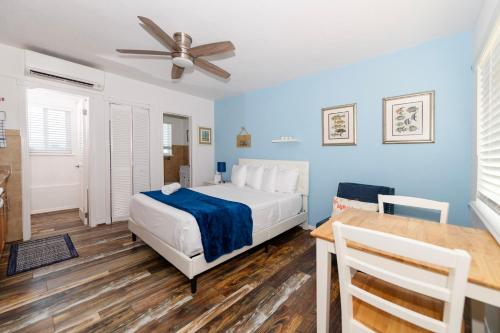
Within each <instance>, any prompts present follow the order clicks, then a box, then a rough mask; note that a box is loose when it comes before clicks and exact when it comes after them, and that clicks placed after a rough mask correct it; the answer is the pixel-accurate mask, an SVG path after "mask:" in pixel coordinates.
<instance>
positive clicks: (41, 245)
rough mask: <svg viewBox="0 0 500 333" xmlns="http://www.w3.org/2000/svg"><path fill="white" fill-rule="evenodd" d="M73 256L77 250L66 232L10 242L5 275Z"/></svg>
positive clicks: (76, 254)
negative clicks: (14, 242)
mask: <svg viewBox="0 0 500 333" xmlns="http://www.w3.org/2000/svg"><path fill="white" fill-rule="evenodd" d="M75 257H78V252H76V249H75V246H74V245H73V242H72V241H71V238H70V237H69V235H68V234H64V235H57V236H51V237H47V238H41V239H35V240H30V241H27V242H22V243H18V244H12V245H11V246H10V255H9V266H8V268H7V275H8V276H11V275H14V274H18V273H22V272H26V271H30V270H32V269H35V268H40V267H44V266H48V265H52V264H55V263H57V262H61V261H64V260H68V259H71V258H75Z"/></svg>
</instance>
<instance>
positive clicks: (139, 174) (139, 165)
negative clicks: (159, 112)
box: [132, 107, 151, 194]
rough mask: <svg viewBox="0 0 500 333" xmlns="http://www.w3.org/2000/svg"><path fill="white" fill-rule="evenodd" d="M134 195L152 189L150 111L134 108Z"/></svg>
mask: <svg viewBox="0 0 500 333" xmlns="http://www.w3.org/2000/svg"><path fill="white" fill-rule="evenodd" d="M132 118H133V121H132V128H133V130H132V138H133V140H132V152H133V156H132V159H133V193H134V194H135V193H139V192H143V191H149V190H150V189H151V183H150V175H149V110H148V109H144V108H140V107H134V108H133V112H132Z"/></svg>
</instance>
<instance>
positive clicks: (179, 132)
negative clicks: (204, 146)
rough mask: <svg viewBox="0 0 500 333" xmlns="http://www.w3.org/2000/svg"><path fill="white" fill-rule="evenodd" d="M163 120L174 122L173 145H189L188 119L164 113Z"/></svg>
mask: <svg viewBox="0 0 500 333" xmlns="http://www.w3.org/2000/svg"><path fill="white" fill-rule="evenodd" d="M163 121H164V122H166V123H170V124H172V145H179V146H187V144H188V141H187V136H186V130H187V129H188V125H189V121H188V119H187V118H181V117H172V116H167V115H163Z"/></svg>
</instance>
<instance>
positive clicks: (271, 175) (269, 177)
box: [261, 167, 278, 192]
mask: <svg viewBox="0 0 500 333" xmlns="http://www.w3.org/2000/svg"><path fill="white" fill-rule="evenodd" d="M277 177H278V167H272V168H266V169H264V174H263V175H262V187H261V190H262V191H265V192H276V178H277Z"/></svg>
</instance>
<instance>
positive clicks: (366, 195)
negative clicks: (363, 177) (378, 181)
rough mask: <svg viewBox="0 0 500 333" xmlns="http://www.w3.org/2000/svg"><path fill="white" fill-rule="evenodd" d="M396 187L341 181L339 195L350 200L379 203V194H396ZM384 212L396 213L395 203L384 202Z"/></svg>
mask: <svg viewBox="0 0 500 333" xmlns="http://www.w3.org/2000/svg"><path fill="white" fill-rule="evenodd" d="M394 192H395V190H394V188H392V187H387V186H376V185H365V184H356V183H339V187H338V189H337V196H338V197H341V198H345V199H350V200H358V201H363V202H372V203H378V195H379V194H384V195H394ZM384 213H386V214H394V205H393V204H384Z"/></svg>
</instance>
